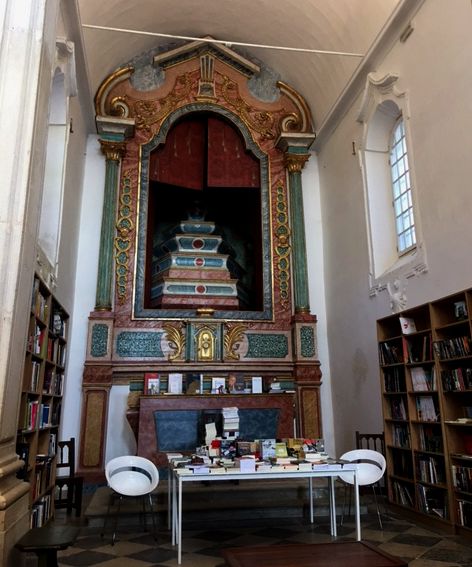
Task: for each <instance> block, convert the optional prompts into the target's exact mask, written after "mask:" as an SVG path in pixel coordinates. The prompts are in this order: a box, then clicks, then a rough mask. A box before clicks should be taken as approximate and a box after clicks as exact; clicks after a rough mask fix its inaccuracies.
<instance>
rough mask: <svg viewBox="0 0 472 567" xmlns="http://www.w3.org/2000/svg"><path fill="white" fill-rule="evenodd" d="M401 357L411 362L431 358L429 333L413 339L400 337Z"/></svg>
mask: <svg viewBox="0 0 472 567" xmlns="http://www.w3.org/2000/svg"><path fill="white" fill-rule="evenodd" d="M402 345H403V359H404V360H405V361H406V362H408V363H410V364H412V363H415V362H425V361H428V360H432V359H433V348H432V341H431V334H430V333H427V334H426V335H423V336H418V337H415V338H414V339H405V338H402Z"/></svg>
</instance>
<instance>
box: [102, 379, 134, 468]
mask: <svg viewBox="0 0 472 567" xmlns="http://www.w3.org/2000/svg"><path fill="white" fill-rule="evenodd" d="M128 394H129V386H128V385H125V386H113V388H112V389H111V391H110V405H109V409H108V435H107V447H106V452H105V462H106V463H107V462H108V461H109V460H111V459H114V458H115V457H121V456H122V455H136V450H137V447H136V439H135V437H134V433H133V431H132V430H131V427H130V425H129V423H128V420H127V419H126V417H125V416H126V410H127V407H128Z"/></svg>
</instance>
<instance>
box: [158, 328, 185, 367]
mask: <svg viewBox="0 0 472 567" xmlns="http://www.w3.org/2000/svg"><path fill="white" fill-rule="evenodd" d="M162 328H163V329H164V331H165V333H166V341H167V344H168V346H169V348H170V349H171V350H172V351H173V353H172V354H169V362H171V361H172V360H177V359H179V358H181V355H182V352H183V350H184V348H185V335H184V333H183V332H182V329H179V328H177V327H174V326H173V325H168V324H165V325H162Z"/></svg>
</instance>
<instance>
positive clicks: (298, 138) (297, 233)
mask: <svg viewBox="0 0 472 567" xmlns="http://www.w3.org/2000/svg"><path fill="white" fill-rule="evenodd" d="M314 140H315V134H312V133H310V132H306V133H303V132H302V133H299V132H294V133H288V132H286V133H282V134H281V135H280V137H279V139H278V140H277V147H278V148H279V149H280V150H282V151H283V152H284V165H285V168H286V169H287V171H288V185H289V199H290V220H291V227H290V228H291V236H292V237H291V245H292V266H293V300H294V310H295V314H297V313H310V300H309V293H308V270H307V259H306V240H305V217H304V212H303V188H302V169H303V167H304V165H305V163H306V162H307V161H308V159H309V158H310V154H309V152H308V150H309V148H310V146H311V144H312V143H313V142H314Z"/></svg>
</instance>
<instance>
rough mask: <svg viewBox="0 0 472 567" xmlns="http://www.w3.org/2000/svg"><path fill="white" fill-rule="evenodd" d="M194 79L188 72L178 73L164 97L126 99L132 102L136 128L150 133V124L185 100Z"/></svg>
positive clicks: (160, 119)
mask: <svg viewBox="0 0 472 567" xmlns="http://www.w3.org/2000/svg"><path fill="white" fill-rule="evenodd" d="M193 84H194V81H193V80H192V78H191V77H190V74H189V73H185V74H183V75H179V76H178V77H177V78H176V80H175V83H174V87H173V88H172V90H171V92H170V93H169V94H168V95H166V96H165V97H163V98H161V99H158V100H157V101H154V100H133V99H132V98H131V97H129V96H128V97H127V100H130V102H132V103H133V110H134V115H135V120H136V128H137V129H138V130H143V131H144V132H147V133H150V132H151V126H153V125H154V124H157V123H158V122H161V121H162V120H164V118H166V116H168V115H169V114H170V113H171V112H172V111H173V110H175V108H176V107H177V105H178V104H179V103H180V102H181V101H183V100H185V99H186V98H187V97H188V96H189V94H190V92H191V91H192V88H193Z"/></svg>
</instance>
